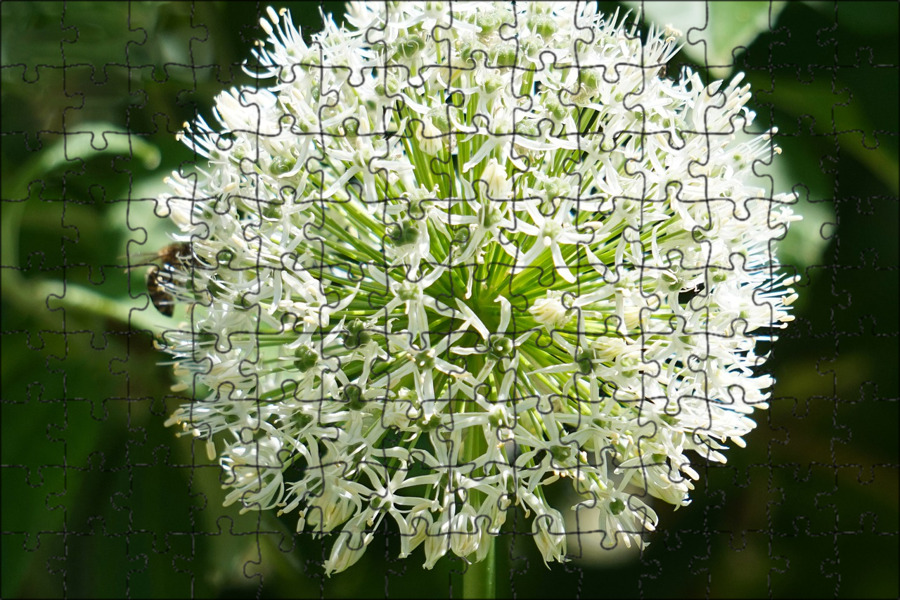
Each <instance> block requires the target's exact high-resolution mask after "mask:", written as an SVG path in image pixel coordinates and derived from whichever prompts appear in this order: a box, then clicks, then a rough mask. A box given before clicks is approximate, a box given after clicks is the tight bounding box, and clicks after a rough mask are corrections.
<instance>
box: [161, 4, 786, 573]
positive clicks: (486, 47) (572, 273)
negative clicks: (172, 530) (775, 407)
mask: <svg viewBox="0 0 900 600" xmlns="http://www.w3.org/2000/svg"><path fill="white" fill-rule="evenodd" d="M347 21H348V22H349V26H348V27H346V28H345V27H340V28H339V27H337V26H336V25H335V24H334V22H333V21H332V20H331V19H330V18H326V19H325V28H324V31H322V32H321V33H319V34H317V35H315V36H313V37H312V43H311V44H309V45H307V44H306V43H305V42H304V39H303V37H302V36H301V34H300V32H299V31H298V30H297V29H296V28H295V27H294V25H293V24H292V23H291V20H290V15H289V14H288V13H287V12H285V11H282V12H281V13H276V12H275V11H273V10H271V9H270V10H269V11H268V18H267V19H263V20H262V22H261V23H262V28H263V29H264V30H265V32H266V34H267V35H268V41H267V44H261V45H260V48H259V49H257V50H256V52H255V57H256V59H257V62H258V64H257V65H256V66H255V67H254V69H253V71H254V73H255V74H256V75H257V76H258V77H260V78H261V79H262V80H264V81H265V82H267V84H266V85H267V87H253V88H250V87H245V88H241V89H233V90H229V91H226V92H224V93H222V94H221V95H220V96H219V97H218V98H217V100H216V107H215V111H214V112H215V118H216V120H217V121H218V123H219V127H218V129H215V128H213V127H211V126H209V125H207V123H206V122H204V121H203V120H202V119H201V120H198V121H197V122H196V123H195V124H194V125H193V126H192V128H190V129H189V131H188V132H187V133H186V135H185V138H184V139H185V141H186V142H187V144H188V145H189V146H190V147H191V148H193V149H194V150H195V151H196V153H197V154H199V155H200V156H201V157H203V159H205V161H208V165H204V166H202V167H199V166H198V167H197V168H196V170H195V171H193V172H191V173H184V174H178V173H176V174H175V175H174V176H173V177H172V179H171V185H172V189H173V193H172V194H170V195H167V196H165V197H164V198H162V199H161V201H162V202H163V203H165V204H167V205H168V206H170V207H171V218H172V219H174V221H175V222H176V223H177V225H178V226H179V227H180V230H181V232H182V234H181V236H180V238H179V239H180V241H182V242H190V243H191V256H190V260H186V261H185V262H184V265H182V266H183V267H184V271H185V272H184V273H183V274H182V276H180V277H172V278H171V280H172V281H171V283H170V284H169V285H170V289H169V291H170V292H171V294H172V295H173V297H174V298H175V299H177V300H180V301H182V302H184V303H186V304H189V308H188V313H187V314H188V316H189V323H190V324H189V325H186V326H185V327H184V328H183V330H181V331H176V332H169V333H168V334H167V335H166V336H165V346H166V350H167V351H168V352H170V353H171V354H172V355H173V356H174V358H175V360H176V365H177V366H176V370H177V372H179V373H180V374H181V375H182V376H183V377H184V379H185V382H186V383H187V384H189V385H191V386H192V388H193V394H194V397H195V398H194V401H193V402H191V403H190V404H186V405H184V406H183V407H181V408H180V409H179V410H178V411H177V412H176V413H175V414H174V415H173V417H172V419H171V421H170V422H172V423H180V424H181V425H183V427H184V428H185V430H186V431H188V432H191V433H193V434H194V435H196V436H198V437H200V438H203V439H206V440H207V441H208V442H207V444H208V449H209V453H210V456H211V457H214V456H216V455H218V457H219V461H220V463H221V466H222V468H223V469H224V471H225V479H224V483H225V485H226V487H227V488H228V489H229V490H230V491H229V494H228V497H227V500H226V502H227V503H230V502H238V503H240V504H241V505H242V506H243V507H245V508H247V509H260V510H262V509H278V510H279V511H280V513H296V514H297V515H298V525H297V528H298V530H304V529H305V528H311V529H312V530H314V531H315V532H318V533H320V534H325V533H328V532H335V533H336V535H334V543H333V546H332V550H331V553H330V558H329V559H328V560H327V563H326V565H325V568H326V571H327V572H329V573H332V572H337V571H341V570H343V569H346V568H347V567H348V566H350V565H352V564H353V563H354V562H355V561H357V560H358V559H359V557H360V556H361V555H362V553H363V552H364V551H365V549H366V546H367V545H368V544H369V543H370V542H371V541H372V539H373V532H374V530H375V529H376V528H377V527H378V526H379V525H380V524H381V523H382V521H383V520H384V519H386V518H387V519H390V520H392V521H393V522H394V523H395V525H396V527H397V529H399V533H400V540H401V544H400V551H401V555H402V556H406V555H408V554H410V553H411V552H413V550H414V549H415V548H416V547H417V546H419V545H424V553H425V566H426V567H427V568H430V567H432V566H433V565H434V564H435V562H436V561H437V560H438V559H439V558H441V557H442V556H443V555H445V554H446V553H448V552H451V553H453V554H455V555H457V556H460V557H463V558H465V559H466V560H469V561H479V560H481V559H483V558H484V557H485V555H486V554H487V552H488V548H489V542H490V541H491V536H495V535H497V534H498V533H499V532H500V529H501V527H502V526H503V525H504V521H505V519H506V518H507V514H508V512H509V510H510V509H511V508H512V507H514V506H520V507H522V508H523V509H524V513H525V515H526V518H529V519H530V524H531V525H530V526H531V531H532V533H533V534H534V540H535V542H536V544H537V547H538V548H539V550H540V552H541V553H542V555H543V557H544V560H545V561H563V560H565V558H566V530H565V525H564V516H563V511H568V510H576V511H578V510H582V509H585V508H588V507H590V508H599V509H601V514H602V515H603V516H602V517H601V522H600V523H599V525H597V526H596V527H594V528H595V529H600V530H603V531H605V532H607V535H608V536H609V539H615V540H616V541H617V543H618V542H621V543H623V544H626V545H627V544H631V543H638V544H640V543H642V542H643V541H644V540H643V536H644V534H645V532H646V531H649V530H653V529H654V527H655V525H656V523H657V516H656V514H655V513H654V511H653V509H652V508H651V498H658V499H660V500H662V501H664V502H668V503H671V504H674V505H675V506H681V505H684V504H687V503H688V501H689V499H688V493H689V492H690V490H691V489H692V488H693V481H694V480H696V479H697V477H698V474H697V472H696V471H695V469H693V468H692V467H691V459H690V458H689V454H690V453H691V452H693V453H696V454H698V455H700V456H701V457H703V458H705V459H708V460H711V461H718V462H725V456H724V455H723V454H722V452H721V451H722V450H723V449H724V448H725V444H726V442H728V441H729V440H730V441H733V442H734V443H736V444H738V445H743V441H742V437H743V436H744V435H745V434H747V433H748V432H749V431H750V430H751V429H752V428H753V427H754V422H753V421H752V420H751V419H750V416H749V415H750V414H751V413H752V412H753V410H754V409H756V408H765V407H766V400H767V398H768V393H767V392H766V389H767V388H769V387H770V386H771V385H772V379H771V377H769V376H767V375H759V374H758V373H757V368H758V367H759V366H760V365H761V364H762V363H763V361H764V356H759V355H757V354H756V353H755V350H754V349H755V348H756V344H757V341H759V340H765V341H771V340H773V339H774V333H775V332H776V330H777V329H779V328H781V327H783V326H784V324H785V323H786V322H787V321H789V320H790V316H789V315H788V312H787V311H788V308H787V306H788V305H789V304H790V302H791V301H792V300H793V298H794V295H793V291H792V290H790V289H789V288H786V285H789V284H790V282H789V281H785V279H784V277H783V276H780V275H778V274H777V265H776V264H775V261H774V258H773V256H772V245H773V241H775V240H777V239H779V238H781V237H782V236H783V235H784V234H785V232H786V228H787V225H788V223H789V222H790V221H791V220H792V219H793V218H794V217H792V213H791V210H790V208H789V205H790V204H791V203H793V202H794V200H795V198H794V196H793V195H776V196H774V197H771V195H767V193H766V192H765V190H762V189H760V188H758V187H754V186H753V185H752V184H750V183H748V181H749V180H750V179H751V175H752V170H753V168H754V164H755V163H758V162H759V161H761V160H765V161H768V160H770V158H771V155H772V153H773V152H776V151H777V148H774V147H773V146H772V143H771V141H770V138H771V132H770V133H767V134H765V135H761V136H759V137H758V138H756V139H755V140H753V141H750V142H739V141H737V140H736V136H735V134H736V132H740V131H741V130H743V129H744V128H746V127H748V126H749V125H750V124H751V122H752V120H753V118H754V114H753V113H752V112H751V111H749V110H748V109H747V108H746V107H745V103H746V102H747V101H748V99H749V98H750V94H749V91H748V86H741V85H740V82H741V76H737V77H736V78H735V79H734V80H733V81H731V82H730V83H723V82H715V83H713V84H711V85H709V86H704V85H703V84H702V83H701V81H700V78H699V77H698V76H697V75H696V74H694V73H692V72H690V71H689V70H685V71H684V72H683V73H682V74H681V75H680V77H679V78H678V79H677V80H672V79H667V78H665V77H664V76H663V73H662V69H663V68H664V66H665V64H666V62H667V61H668V60H669V59H670V58H671V57H672V55H673V54H674V53H675V52H676V50H677V44H676V39H675V37H674V35H673V34H672V33H671V32H668V31H665V32H660V31H656V30H653V29H651V30H650V32H649V34H647V35H646V36H645V37H642V36H640V35H639V34H638V32H637V31H636V27H635V26H634V25H633V24H632V25H629V24H627V23H626V22H625V20H624V19H620V18H619V17H618V15H613V16H603V15H601V14H598V13H597V12H596V7H595V6H594V5H593V4H590V3H578V4H576V3H552V4H550V3H529V2H518V3H515V4H511V3H509V4H507V3H496V4H493V5H489V4H483V3H466V2H453V3H444V2H415V3H412V2H410V3H407V2H397V3H393V2H388V3H381V2H379V3H371V4H369V3H352V4H350V6H349V9H348V14H347ZM563 479H564V480H568V482H569V484H570V485H571V486H572V488H573V490H574V493H575V494H577V498H578V500H577V501H575V504H574V505H573V506H566V507H555V506H552V505H551V504H550V502H549V501H548V495H547V489H548V486H550V485H551V484H553V483H554V482H556V481H558V480H563ZM582 522H583V521H582Z"/></svg>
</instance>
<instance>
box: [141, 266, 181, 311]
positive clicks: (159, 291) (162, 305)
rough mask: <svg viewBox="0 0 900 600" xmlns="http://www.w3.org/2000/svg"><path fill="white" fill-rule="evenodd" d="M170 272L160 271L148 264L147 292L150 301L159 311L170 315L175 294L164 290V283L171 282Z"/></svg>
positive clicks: (173, 309) (173, 306)
mask: <svg viewBox="0 0 900 600" xmlns="http://www.w3.org/2000/svg"><path fill="white" fill-rule="evenodd" d="M171 282H172V274H171V273H169V272H166V271H160V270H159V267H157V266H156V265H150V269H148V270H147V293H148V294H150V301H151V302H153V306H155V307H156V310H158V311H159V312H160V313H162V314H163V315H165V316H167V317H171V316H172V313H173V312H174V311H175V296H173V295H172V294H170V293H169V292H167V291H166V285H167V284H171Z"/></svg>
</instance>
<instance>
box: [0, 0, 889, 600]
mask: <svg viewBox="0 0 900 600" xmlns="http://www.w3.org/2000/svg"><path fill="white" fill-rule="evenodd" d="M324 4H325V7H324V8H325V11H326V12H333V13H334V14H335V18H336V20H340V17H339V15H340V14H341V13H342V11H343V7H342V5H341V4H340V3H327V2H326V3H324ZM285 5H286V6H289V7H291V8H292V10H293V14H294V18H295V21H296V22H298V23H299V24H301V25H302V27H303V30H304V33H306V32H310V31H316V30H317V29H318V28H319V27H320V23H321V20H320V17H319V14H318V10H317V6H316V5H315V4H313V3H304V4H296V5H291V4H290V3H287V4H285ZM278 6H281V5H278ZM616 6H617V5H616V4H612V3H601V8H602V9H603V10H605V11H606V10H615V8H616ZM629 6H632V5H631V4H629ZM633 6H639V3H633ZM633 6H632V7H633ZM680 7H681V8H680V9H678V10H672V6H671V5H668V4H663V3H659V4H649V3H648V4H647V5H646V7H645V10H646V13H645V15H644V16H645V20H646V21H647V22H650V21H656V22H658V23H660V24H666V23H671V24H673V25H675V26H676V27H678V28H679V29H681V30H682V31H683V32H684V34H685V37H686V39H687V41H688V42H690V43H691V45H690V46H689V47H688V48H685V50H684V51H683V52H682V54H680V55H679V57H677V58H676V61H675V62H676V63H677V64H692V65H694V67H695V68H699V69H700V70H701V73H702V75H703V76H704V78H705V79H707V80H708V79H709V78H710V77H725V76H728V74H729V73H731V72H733V71H739V70H742V71H745V72H746V73H747V77H748V80H749V81H750V82H751V83H752V84H753V90H754V99H753V108H754V109H755V110H756V111H757V112H758V114H759V118H758V123H759V124H760V126H761V128H765V127H767V126H769V125H770V124H775V125H777V126H778V127H779V134H778V139H777V143H778V144H779V145H780V146H781V147H782V148H783V150H784V153H783V154H782V156H781V157H780V161H779V162H780V164H779V165H778V166H777V168H776V169H774V170H767V169H766V168H765V167H762V166H761V169H762V170H766V172H767V173H769V174H771V176H772V177H773V178H774V179H773V180H774V187H775V188H776V191H786V190H789V189H791V188H793V189H795V190H796V191H798V192H799V193H800V203H799V205H798V207H797V211H798V212H801V213H802V214H804V215H805V216H806V217H807V218H806V220H805V221H804V222H802V224H800V225H799V226H798V227H796V228H795V229H794V230H793V231H792V233H791V235H790V237H789V238H788V239H787V240H786V241H785V242H784V243H783V247H782V250H781V256H782V259H783V262H785V263H790V264H793V265H795V268H796V269H797V272H798V273H799V274H800V275H801V277H802V279H801V281H800V283H799V284H798V285H797V286H795V287H796V288H797V289H798V291H799V294H800V299H799V300H798V302H797V310H796V316H797V320H796V322H795V323H793V325H792V327H791V328H789V329H788V330H787V331H786V332H785V333H784V335H783V337H782V339H781V341H780V342H779V343H778V344H777V345H776V347H775V349H774V352H773V358H772V361H771V362H770V363H769V365H770V368H771V369H772V371H774V374H775V376H776V378H777V380H778V384H777V386H776V387H775V390H774V399H773V401H772V403H771V404H772V407H771V410H769V411H768V412H764V413H757V415H756V420H757V422H758V428H757V430H756V431H755V432H753V433H752V434H751V435H749V436H748V437H747V441H748V443H749V446H748V448H747V449H745V450H742V451H731V452H729V453H728V457H729V463H728V465H727V466H704V465H700V466H699V467H698V470H699V471H700V472H701V476H702V479H701V481H700V482H699V485H698V489H697V490H695V492H694V494H693V496H692V497H693V503H692V505H691V506H690V507H689V508H687V509H683V510H679V511H677V512H674V511H672V510H671V509H670V508H668V507H666V506H662V505H659V504H657V505H656V506H655V508H656V510H657V511H658V512H659V514H660V527H659V531H658V532H657V533H656V534H655V535H654V536H653V537H652V538H651V544H650V546H649V547H648V548H647V549H646V551H645V552H644V553H643V554H642V555H641V554H638V553H636V552H622V551H618V550H617V551H614V552H597V551H596V550H595V548H596V546H598V545H599V541H598V540H597V539H587V538H585V539H584V540H582V541H583V542H584V549H583V554H584V557H583V558H581V559H576V560H573V561H572V562H570V563H568V564H566V565H554V566H553V567H552V568H550V569H549V570H548V569H547V568H546V567H544V566H543V563H542V561H541V560H540V557H539V556H538V554H537V553H536V551H535V550H534V548H533V546H534V545H533V544H532V543H531V540H530V539H528V537H527V536H513V535H512V532H513V530H514V529H515V528H513V527H511V528H510V529H509V531H510V535H509V536H504V538H503V540H502V541H501V542H500V546H499V570H500V575H499V581H498V593H499V594H500V595H501V596H510V595H517V596H521V597H572V596H576V595H577V596H585V597H618V596H636V595H642V596H663V597H676V596H677V597H697V596H729V597H758V596H768V595H771V596H782V597H783V596H808V597H820V596H844V597H873V596H877V597H897V596H898V576H897V566H896V565H897V559H898V556H897V554H898V441H897V440H898V436H897V426H898V409H897V407H898V385H897V384H898V352H897V349H898V318H897V305H898V302H897V292H898V289H897V279H898V277H897V274H898V273H897V271H898V268H897V265H898V163H897V156H898V117H897V108H898V64H897V61H898V4H897V3H891V2H880V3H876V2H838V3H825V2H822V3H818V2H804V3H800V2H797V3H790V4H786V3H773V4H769V3H766V2H761V3H754V2H743V3H712V4H709V5H707V4H704V3H698V4H697V5H695V6H687V5H684V3H680ZM261 10H262V6H260V5H257V4H256V3H222V2H208V3H207V2H203V3H180V2H128V3H124V2H123V3H118V2H117V3H100V2H68V3H61V2H41V3H32V2H3V3H2V4H0V16H2V113H0V114H2V137H0V142H2V148H0V150H2V178H3V179H2V200H3V202H2V234H3V238H2V250H3V255H2V265H3V268H2V432H3V435H2V461H0V462H2V471H0V476H2V479H0V483H2V574H0V582H2V584H0V586H2V589H0V595H2V596H3V597H38V596H40V597H60V596H75V597H82V596H92V597H114V596H115V597H118V596H121V595H126V596H135V597H181V596H187V595H193V596H201V597H230V596H246V595H262V596H265V597H278V596H290V597H298V596H324V597H347V596H360V597H382V596H391V597H403V596H409V597H414V596H421V595H426V596H434V597H454V596H456V597H458V596H459V592H460V591H461V588H460V587H459V585H458V578H457V577H456V576H455V575H454V573H455V572H457V571H459V570H460V569H462V568H463V565H462V563H461V562H460V561H457V560H448V559H443V560H442V561H441V562H440V563H439V567H438V568H436V569H435V570H434V571H430V572H426V571H423V570H422V569H421V567H420V565H421V562H422V561H423V555H422V551H421V550H417V551H416V553H414V554H413V556H412V558H411V559H409V560H406V561H401V560H398V559H397V558H396V554H397V549H398V544H397V542H396V539H395V537H394V536H390V535H384V536H379V537H378V539H377V540H376V541H375V542H374V543H373V544H372V546H371V547H370V549H369V551H368V552H367V554H366V555H365V557H364V559H363V560H362V561H361V562H360V564H358V565H357V566H355V567H354V568H352V569H350V570H349V571H348V572H346V573H343V574H340V575H337V576H335V577H332V578H331V579H325V578H324V577H323V575H322V572H321V568H320V566H319V565H320V563H321V561H322V559H323V551H324V550H323V544H322V543H321V542H320V541H317V540H314V539H312V538H311V537H309V536H308V535H301V536H294V535H292V534H291V532H292V531H293V529H292V528H293V525H292V521H293V519H290V520H286V521H285V523H281V522H280V521H278V520H277V519H275V518H273V517H272V516H271V515H263V516H262V517H261V516H260V515H258V514H255V513H249V514H245V515H242V516H240V515H238V514H237V511H235V510H231V509H224V508H222V507H221V500H222V497H223V495H222V493H221V490H220V487H219V479H218V478H219V474H218V469H217V467H215V466H214V465H210V464H209V462H208V461H207V459H206V455H205V450H204V448H203V447H202V445H200V444H194V443H192V441H191V440H189V439H186V438H175V437H174V435H173V431H172V430H171V429H167V428H165V427H164V426H163V422H164V421H165V420H166V418H167V416H168V415H169V414H170V413H171V412H172V411H173V410H174V408H175V407H176V405H177V404H178V403H179V402H181V401H183V400H184V399H183V398H179V397H178V396H177V395H174V394H172V393H171V392H170V391H169V386H170V385H171V383H172V381H171V373H170V371H171V370H170V368H168V367H167V366H161V365H160V364H159V363H160V362H161V361H162V360H164V357H163V356H162V355H161V354H160V353H158V352H157V351H156V350H155V349H154V347H153V342H152V339H151V337H150V336H149V335H148V334H147V333H146V332H145V331H142V330H141V328H142V327H149V326H152V325H154V323H156V322H158V320H159V319H160V317H158V316H156V315H155V311H153V310H152V309H150V310H146V307H147V304H148V301H147V297H146V294H145V288H144V283H143V273H142V272H139V271H136V272H134V273H131V274H129V273H127V272H125V270H124V269H123V265H125V264H126V258H125V256H126V253H129V254H131V255H132V256H133V255H134V254H136V253H141V252H148V251H152V250H156V249H158V248H159V247H161V246H162V245H164V244H165V243H166V241H167V240H166V237H165V235H166V232H167V231H168V227H169V226H168V224H167V222H166V221H165V220H163V219H160V218H158V217H157V216H156V215H155V214H154V210H155V208H156V204H155V202H154V198H155V196H156V195H157V194H158V193H159V192H160V191H161V190H162V189H163V187H162V179H163V177H164V176H165V175H167V174H168V173H169V172H171V171H172V170H173V169H176V168H177V167H178V166H179V165H181V164H184V163H189V162H190V161H192V160H193V157H192V155H191V153H190V151H188V150H187V149H186V148H185V147H184V146H182V145H180V144H179V143H177V142H176V141H175V133H176V132H177V131H178V130H179V129H180V128H181V124H182V123H183V122H184V121H188V120H191V119H193V118H194V117H195V116H196V115H198V114H202V115H205V116H207V117H209V116H210V114H211V113H210V108H211V106H212V101H213V98H214V96H215V95H216V94H217V93H218V92H219V91H221V90H222V89H223V88H226V87H230V86H234V85H240V84H244V83H249V82H250V81H249V78H248V77H246V76H245V75H244V74H242V72H241V69H240V65H241V63H242V61H243V60H244V59H246V58H249V56H250V49H251V42H252V40H253V39H256V38H257V37H259V35H260V31H259V28H258V24H257V23H258V15H259V14H260V12H261ZM707 20H709V22H710V23H711V25H710V26H707V25H706V23H707ZM735 45H739V46H741V47H740V48H739V49H737V50H733V48H734V46H735ZM677 64H676V65H671V66H670V68H669V71H668V72H669V75H670V76H673V75H675V74H677V72H678V66H677ZM706 65H710V68H707V67H706ZM63 132H65V135H63ZM98 303H99V304H98ZM98 305H99V306H101V308H102V313H103V314H106V315H108V316H106V317H102V316H98V311H97V310H94V309H92V308H91V307H96V306H98ZM129 324H130V325H129ZM515 525H517V526H518V529H519V530H524V531H526V532H528V531H530V528H529V527H527V526H526V525H524V524H523V521H522V520H521V518H520V519H518V521H517V522H516V523H515ZM382 546H383V548H382ZM569 552H570V553H572V554H580V553H581V551H580V550H579V548H578V545H577V540H574V539H572V540H570V544H569Z"/></svg>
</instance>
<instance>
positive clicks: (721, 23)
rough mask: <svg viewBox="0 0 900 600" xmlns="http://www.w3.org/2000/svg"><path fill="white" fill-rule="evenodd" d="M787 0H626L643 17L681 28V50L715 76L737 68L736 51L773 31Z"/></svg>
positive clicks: (661, 24) (653, 21) (659, 23)
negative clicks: (669, 0)
mask: <svg viewBox="0 0 900 600" xmlns="http://www.w3.org/2000/svg"><path fill="white" fill-rule="evenodd" d="M786 4H787V3H786V2H625V5H627V6H629V7H632V8H634V9H636V10H643V17H644V20H646V21H649V22H652V23H655V24H656V25H657V26H660V27H665V26H667V25H668V26H671V27H674V28H675V29H678V30H679V31H681V33H682V34H683V35H684V37H683V38H682V41H683V42H684V43H685V46H684V48H683V49H682V52H683V53H685V54H686V55H687V56H688V57H689V58H690V59H691V60H693V61H694V62H696V63H698V64H701V65H706V66H709V67H710V73H711V74H712V75H713V76H714V77H716V78H724V77H727V76H728V75H729V74H730V73H731V71H732V70H733V68H734V54H735V51H736V50H737V52H740V51H741V48H745V47H747V46H750V44H752V43H753V40H755V39H756V38H757V37H758V36H759V35H760V34H761V33H763V32H766V31H770V30H771V28H772V26H773V25H774V23H775V21H776V20H777V19H778V15H780V14H781V11H782V10H783V9H784V7H785V5H786Z"/></svg>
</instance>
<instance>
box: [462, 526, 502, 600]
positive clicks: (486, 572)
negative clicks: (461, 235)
mask: <svg viewBox="0 0 900 600" xmlns="http://www.w3.org/2000/svg"><path fill="white" fill-rule="evenodd" d="M482 543H483V544H488V551H487V556H486V557H485V558H484V560H483V561H481V562H476V563H472V564H470V565H468V567H466V572H465V573H463V598H496V597H497V556H496V549H497V537H496V536H489V537H488V539H487V540H486V541H484V542H482Z"/></svg>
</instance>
